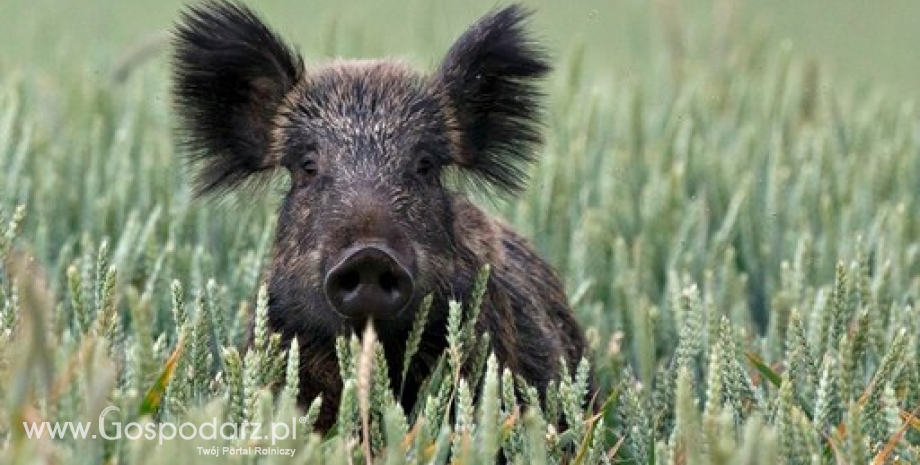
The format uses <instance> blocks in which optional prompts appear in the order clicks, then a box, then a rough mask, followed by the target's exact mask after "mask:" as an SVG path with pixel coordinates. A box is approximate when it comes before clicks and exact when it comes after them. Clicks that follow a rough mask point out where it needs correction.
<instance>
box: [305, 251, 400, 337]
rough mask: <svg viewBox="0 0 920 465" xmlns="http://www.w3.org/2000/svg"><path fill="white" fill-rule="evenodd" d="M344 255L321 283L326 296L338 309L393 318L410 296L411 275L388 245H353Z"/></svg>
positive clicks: (357, 315) (350, 314)
mask: <svg viewBox="0 0 920 465" xmlns="http://www.w3.org/2000/svg"><path fill="white" fill-rule="evenodd" d="M343 255H344V258H342V259H341V260H339V261H338V263H337V264H336V265H334V266H333V267H332V268H331V269H330V270H329V272H328V273H327V274H326V278H325V281H324V283H323V290H324V291H325V293H326V298H327V299H328V301H329V303H330V304H331V305H332V307H333V308H335V310H336V311H338V312H339V313H341V314H343V315H345V316H348V317H352V318H363V317H368V316H372V317H374V318H379V319H387V318H393V317H394V316H396V315H397V314H398V313H399V312H400V311H401V310H402V309H403V307H405V306H406V304H407V303H408V302H409V300H410V299H411V298H412V293H413V287H414V283H413V279H412V276H411V275H410V274H409V271H408V270H407V269H406V267H405V266H404V265H403V264H402V263H401V262H400V260H399V259H398V258H397V255H396V254H395V253H394V252H392V251H391V250H390V249H389V248H387V247H384V246H370V247H360V248H352V249H350V250H349V251H346V253H344V254H343Z"/></svg>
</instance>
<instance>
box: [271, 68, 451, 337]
mask: <svg viewBox="0 0 920 465" xmlns="http://www.w3.org/2000/svg"><path fill="white" fill-rule="evenodd" d="M302 82H303V83H302V84H301V85H298V86H297V87H296V88H295V89H293V90H292V91H291V93H290V94H289V95H288V97H287V100H288V102H287V103H288V104H287V105H285V107H284V110H283V111H282V112H281V113H280V114H279V116H278V117H277V118H276V120H275V134H274V147H273V148H272V152H274V156H276V157H277V158H278V160H279V163H280V164H281V165H282V166H284V167H285V168H287V171H288V172H289V174H290V177H291V188H290V191H289V192H288V194H287V197H286V199H285V201H284V204H283V206H282V208H281V216H280V221H279V227H278V238H277V240H278V242H277V247H276V251H275V262H274V265H273V268H272V288H273V289H272V297H273V299H276V301H277V302H278V303H279V304H281V305H285V306H288V305H290V306H302V305H303V304H304V303H307V302H309V305H308V306H307V307H309V308H310V309H311V313H314V314H315V313H326V314H327V316H333V317H336V316H341V317H345V318H346V319H348V320H355V322H363V320H364V319H366V318H368V317H373V318H374V319H376V320H390V319H394V318H397V317H399V316H400V315H402V314H403V313H404V310H405V309H406V308H407V307H414V306H415V304H417V300H418V298H419V297H420V296H422V295H423V293H427V292H431V291H432V290H433V289H434V288H435V287H437V286H436V283H437V282H438V280H439V279H441V280H443V279H445V273H446V272H448V271H449V270H448V269H447V267H448V266H449V263H450V257H451V255H452V250H453V246H452V237H451V232H450V228H449V225H450V224H451V217H450V205H449V197H448V194H447V191H446V190H445V189H444V187H443V186H442V184H441V177H440V174H441V170H442V168H443V167H444V166H445V165H447V164H448V163H449V162H450V159H449V158H448V155H449V154H450V142H449V140H448V137H447V135H448V130H447V124H448V123H447V121H446V117H445V115H444V114H443V112H442V111H441V110H440V108H441V107H440V104H439V101H438V96H437V94H436V93H435V92H434V91H433V89H432V87H431V86H430V85H429V84H428V83H427V82H426V81H425V80H424V79H423V78H422V77H421V76H419V75H417V74H416V73H415V72H413V71H411V70H409V69H408V68H406V67H404V66H401V65H397V64H394V63H392V62H358V63H341V64H334V65H332V66H329V67H327V68H325V69H323V70H320V71H318V72H316V73H315V74H312V75H311V74H308V75H307V76H305V77H304V80H303V81H302ZM329 310H331V311H332V312H334V313H335V315H328V314H329ZM409 316H410V317H411V315H409Z"/></svg>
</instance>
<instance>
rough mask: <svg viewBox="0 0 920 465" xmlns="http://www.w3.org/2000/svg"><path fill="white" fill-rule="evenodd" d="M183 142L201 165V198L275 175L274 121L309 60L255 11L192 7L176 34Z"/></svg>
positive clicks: (223, 5) (215, 4) (223, 4)
mask: <svg viewBox="0 0 920 465" xmlns="http://www.w3.org/2000/svg"><path fill="white" fill-rule="evenodd" d="M173 44H174V47H175V52H174V56H173V67H174V71H173V92H174V105H175V108H176V110H177V113H178V116H179V125H180V126H179V135H180V137H181V139H182V143H183V144H184V145H185V148H186V149H187V150H188V153H189V154H190V155H189V158H190V161H192V162H195V163H196V164H199V166H198V168H199V172H198V173H197V187H198V192H199V193H209V192H213V191H222V190H228V189H231V188H233V187H236V186H238V185H239V184H241V183H242V182H243V181H245V180H247V179H249V177H250V176H251V175H253V174H255V173H258V172H263V171H266V170H270V169H272V168H275V167H276V166H277V165H278V162H277V161H276V160H274V159H273V158H274V157H271V156H270V153H269V152H270V149H271V139H272V130H273V126H272V124H273V121H272V120H273V119H274V116H275V114H276V113H277V111H278V108H279V105H281V103H282V102H283V100H284V98H285V95H286V94H287V93H288V92H289V91H290V90H291V89H292V88H293V87H294V86H295V85H296V84H297V82H298V81H299V80H300V79H301V78H302V77H303V69H304V67H303V60H302V58H301V57H300V56H299V55H298V54H297V53H296V52H295V51H294V50H293V49H291V48H290V47H289V46H288V45H287V44H285V43H284V41H282V40H281V38H280V37H278V36H277V35H276V34H275V33H274V32H272V30H270V29H269V28H268V26H266V25H265V24H264V23H263V22H262V21H261V20H260V19H259V18H258V17H257V16H256V15H255V14H254V13H253V12H252V11H251V10H249V9H248V8H246V7H244V6H242V5H239V4H236V3H231V2H228V1H216V0H211V1H207V2H205V3H202V4H200V5H198V6H194V7H190V8H189V9H188V10H186V11H185V12H184V13H183V14H182V18H181V20H180V21H179V23H178V25H177V26H176V29H175V32H174V43H173Z"/></svg>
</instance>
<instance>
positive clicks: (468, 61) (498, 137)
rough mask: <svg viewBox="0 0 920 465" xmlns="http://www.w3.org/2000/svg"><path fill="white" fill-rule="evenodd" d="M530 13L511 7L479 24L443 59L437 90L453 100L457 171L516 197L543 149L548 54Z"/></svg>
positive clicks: (450, 104) (451, 119) (450, 114)
mask: <svg viewBox="0 0 920 465" xmlns="http://www.w3.org/2000/svg"><path fill="white" fill-rule="evenodd" d="M529 16H530V12H529V11H527V10H525V9H524V8H523V7H521V6H519V5H512V6H509V7H506V8H504V9H502V10H499V11H496V12H493V13H491V14H489V15H487V16H485V17H484V18H482V19H480V20H479V21H477V22H476V23H475V24H473V25H472V26H470V28H469V29H468V30H467V31H466V32H465V33H463V35H462V36H460V38H459V39H457V41H456V42H455V43H454V45H453V46H452V47H451V49H450V51H449V52H448V53H447V56H446V57H445V58H444V60H443V62H442V63H441V65H440V67H439V68H438V71H437V73H436V74H435V77H434V79H435V85H436V86H437V87H438V88H439V90H440V91H441V92H443V93H444V96H445V98H446V101H445V103H444V104H445V105H446V106H447V110H448V124H449V130H450V131H451V132H452V137H451V140H452V141H453V144H454V145H455V147H454V159H453V160H452V161H453V162H454V163H455V164H457V165H458V166H460V167H461V168H464V169H466V170H469V172H470V173H471V174H473V175H475V176H477V177H478V178H479V179H480V180H481V181H484V182H485V183H486V184H489V185H491V186H492V187H495V188H497V189H498V190H500V191H504V192H508V193H517V192H519V191H521V190H522V189H523V187H524V183H525V181H526V178H527V174H526V171H525V169H526V165H527V164H529V163H531V162H533V161H534V159H535V156H536V154H535V152H536V150H537V149H538V148H539V145H540V144H541V143H542V141H543V138H542V135H541V116H542V108H541V102H540V101H541V99H542V97H543V94H542V93H541V92H540V90H539V88H538V83H539V80H540V79H541V78H542V77H543V76H545V75H546V74H547V73H548V72H549V71H550V64H549V60H548V57H547V55H546V53H545V51H544V50H543V49H542V48H540V47H539V46H538V45H537V44H536V43H534V42H533V41H532V40H531V39H530V38H529V37H528V36H527V33H526V31H525V29H524V25H525V22H526V20H527V18H528V17H529Z"/></svg>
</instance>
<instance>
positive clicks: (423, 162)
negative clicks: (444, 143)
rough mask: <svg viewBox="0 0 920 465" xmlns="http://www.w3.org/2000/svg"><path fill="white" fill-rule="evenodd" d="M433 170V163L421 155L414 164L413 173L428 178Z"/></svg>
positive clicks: (426, 156) (429, 158)
mask: <svg viewBox="0 0 920 465" xmlns="http://www.w3.org/2000/svg"><path fill="white" fill-rule="evenodd" d="M433 169H434V162H433V161H432V160H431V157H430V156H428V155H422V156H421V157H420V158H419V159H418V161H417V162H416V164H415V172H416V173H418V174H419V175H421V176H428V175H429V174H431V171H432V170H433Z"/></svg>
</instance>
